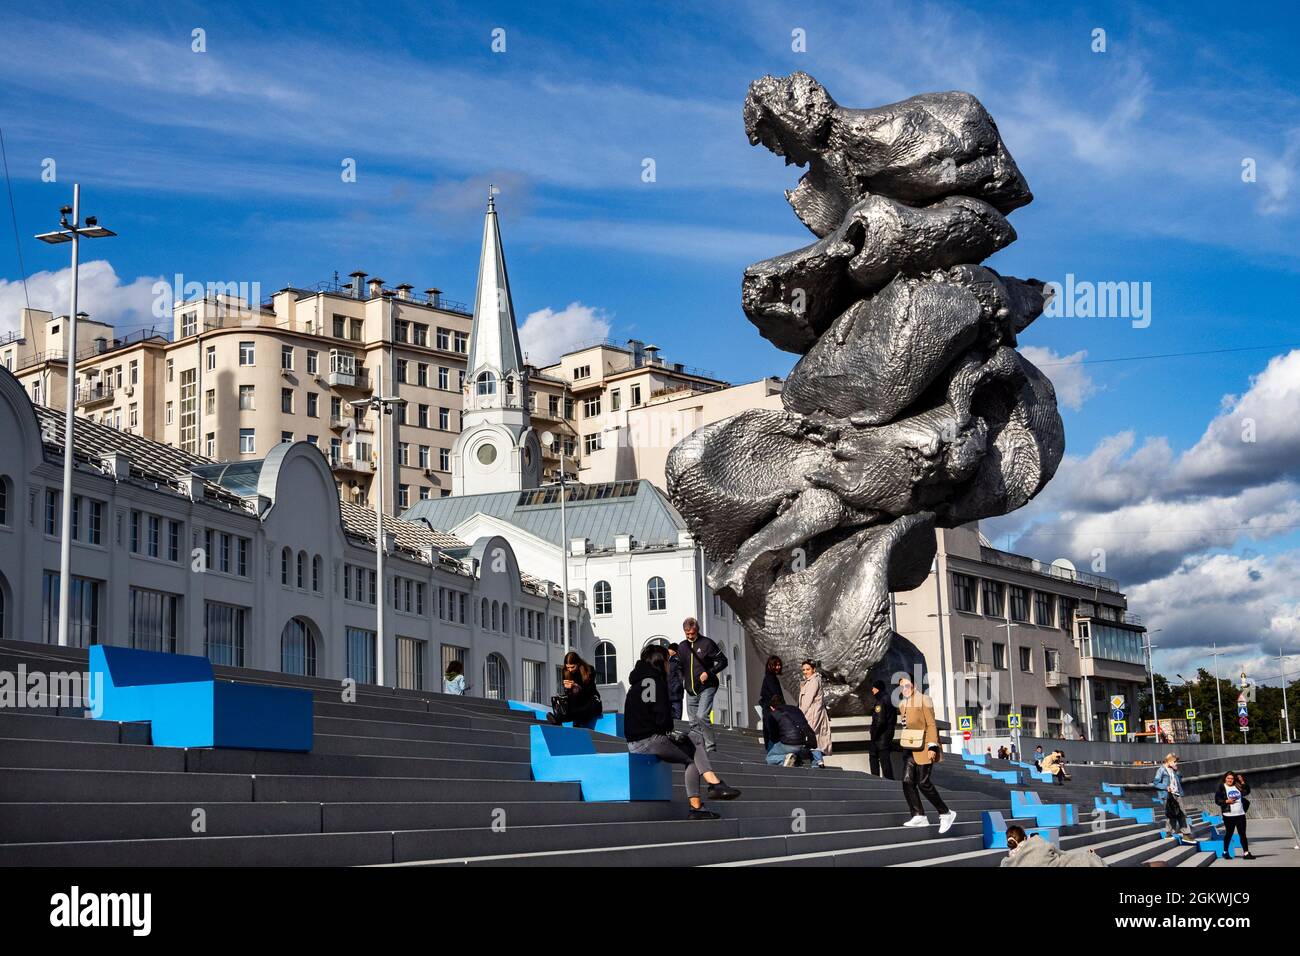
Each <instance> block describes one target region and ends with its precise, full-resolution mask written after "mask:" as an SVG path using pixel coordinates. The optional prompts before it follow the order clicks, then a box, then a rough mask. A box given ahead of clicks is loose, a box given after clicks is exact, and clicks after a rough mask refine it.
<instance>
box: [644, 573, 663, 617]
mask: <svg viewBox="0 0 1300 956" xmlns="http://www.w3.org/2000/svg"><path fill="white" fill-rule="evenodd" d="M646 596H647V597H648V598H649V601H650V610H652V611H664V610H667V609H668V591H667V589H666V588H665V587H664V579H663V578H661V577H658V576H656V577H653V578H651V579H650V581H649V582H648V583H647V584H646Z"/></svg>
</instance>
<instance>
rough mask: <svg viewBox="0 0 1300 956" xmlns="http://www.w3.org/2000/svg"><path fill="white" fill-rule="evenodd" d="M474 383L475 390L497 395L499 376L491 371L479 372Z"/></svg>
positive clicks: (483, 393)
mask: <svg viewBox="0 0 1300 956" xmlns="http://www.w3.org/2000/svg"><path fill="white" fill-rule="evenodd" d="M474 384H475V390H476V391H477V392H478V394H480V395H495V394H496V393H497V377H496V375H494V374H493V373H491V372H479V373H478V378H477V379H476V380H475V383H474Z"/></svg>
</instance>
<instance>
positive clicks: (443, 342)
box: [433, 328, 451, 388]
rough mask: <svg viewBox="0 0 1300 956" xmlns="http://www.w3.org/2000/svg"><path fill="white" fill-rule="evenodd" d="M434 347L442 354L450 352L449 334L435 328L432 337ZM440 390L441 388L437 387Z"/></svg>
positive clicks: (442, 329) (446, 331) (444, 330)
mask: <svg viewBox="0 0 1300 956" xmlns="http://www.w3.org/2000/svg"><path fill="white" fill-rule="evenodd" d="M433 342H434V347H435V348H439V349H442V350H443V351H444V352H449V351H451V332H450V331H448V330H447V329H444V328H436V329H435V330H434V336H433ZM439 387H440V388H441V387H443V386H439Z"/></svg>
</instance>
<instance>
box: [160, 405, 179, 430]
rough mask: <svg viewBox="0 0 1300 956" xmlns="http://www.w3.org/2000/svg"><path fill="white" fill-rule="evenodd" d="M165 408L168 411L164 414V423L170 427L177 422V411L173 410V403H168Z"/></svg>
mask: <svg viewBox="0 0 1300 956" xmlns="http://www.w3.org/2000/svg"><path fill="white" fill-rule="evenodd" d="M164 407H165V409H166V411H165V412H164V413H163V414H164V418H163V421H164V422H165V423H166V424H168V425H170V424H171V423H172V422H173V421H175V419H176V414H175V409H174V408H172V403H171V402H168V403H167V404H166V406H164Z"/></svg>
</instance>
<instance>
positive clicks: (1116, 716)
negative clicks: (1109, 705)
mask: <svg viewBox="0 0 1300 956" xmlns="http://www.w3.org/2000/svg"><path fill="white" fill-rule="evenodd" d="M1110 719H1111V720H1123V719H1124V711H1122V710H1112V711H1111V712H1110Z"/></svg>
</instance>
